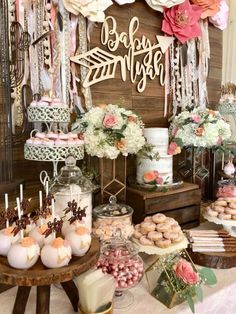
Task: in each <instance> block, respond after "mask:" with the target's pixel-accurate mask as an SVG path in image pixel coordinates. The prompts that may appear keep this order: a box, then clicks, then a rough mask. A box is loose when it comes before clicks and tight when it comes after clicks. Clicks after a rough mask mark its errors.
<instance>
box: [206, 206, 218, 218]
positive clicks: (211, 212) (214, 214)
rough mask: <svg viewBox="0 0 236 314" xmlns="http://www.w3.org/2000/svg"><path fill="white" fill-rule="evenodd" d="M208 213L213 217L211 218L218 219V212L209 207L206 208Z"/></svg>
mask: <svg viewBox="0 0 236 314" xmlns="http://www.w3.org/2000/svg"><path fill="white" fill-rule="evenodd" d="M206 212H207V214H208V215H209V216H211V217H217V216H218V214H219V213H218V212H216V211H214V210H212V209H211V208H209V207H207V208H206Z"/></svg>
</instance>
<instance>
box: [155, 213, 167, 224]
mask: <svg viewBox="0 0 236 314" xmlns="http://www.w3.org/2000/svg"><path fill="white" fill-rule="evenodd" d="M152 220H153V222H155V223H156V224H161V223H163V222H165V221H166V216H165V215H163V214H156V215H153V216H152Z"/></svg>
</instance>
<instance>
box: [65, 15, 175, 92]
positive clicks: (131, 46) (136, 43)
mask: <svg viewBox="0 0 236 314" xmlns="http://www.w3.org/2000/svg"><path fill="white" fill-rule="evenodd" d="M138 29H139V19H138V18H137V17H133V18H132V19H131V21H130V24H129V29H128V33H126V32H121V33H118V32H117V23H116V20H115V18H114V17H112V16H108V17H107V18H106V19H105V21H104V23H103V25H102V29H101V43H102V45H103V46H104V47H106V48H107V49H108V50H109V52H107V51H105V50H103V49H101V48H99V47H96V48H93V49H92V50H89V51H88V52H86V53H83V54H80V55H77V56H74V57H71V61H73V62H75V63H77V64H80V65H82V66H85V67H86V68H87V69H88V72H87V76H86V77H85V80H84V81H83V87H85V88H86V87H89V86H91V85H93V84H96V83H98V82H101V81H104V80H108V79H112V78H114V77H115V73H116V69H117V66H120V69H121V78H122V80H123V81H126V80H127V77H128V75H127V73H129V77H130V81H131V82H132V83H137V90H138V92H140V93H141V92H143V91H144V90H145V88H146V85H147V79H150V80H154V79H155V78H156V77H159V81H160V84H161V85H164V81H165V73H164V72H165V67H164V64H163V63H162V56H163V54H164V53H165V52H166V50H167V49H168V47H169V45H170V44H171V43H172V41H173V37H165V36H156V40H157V41H156V42H155V43H152V42H151V41H150V39H148V38H147V37H146V36H144V35H143V36H142V37H141V38H137V37H135V34H136V33H137V31H138ZM121 46H123V47H124V48H126V49H127V53H126V54H125V55H124V56H120V55H116V51H117V50H118V49H119V48H120V47H121ZM140 60H141V61H140Z"/></svg>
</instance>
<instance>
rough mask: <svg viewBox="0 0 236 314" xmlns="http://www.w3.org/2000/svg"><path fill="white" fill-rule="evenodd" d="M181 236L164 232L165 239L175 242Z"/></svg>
mask: <svg viewBox="0 0 236 314" xmlns="http://www.w3.org/2000/svg"><path fill="white" fill-rule="evenodd" d="M178 236H179V234H178V233H177V232H170V231H167V232H164V238H166V239H169V240H175V239H177V238H178Z"/></svg>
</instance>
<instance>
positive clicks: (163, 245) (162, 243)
mask: <svg viewBox="0 0 236 314" xmlns="http://www.w3.org/2000/svg"><path fill="white" fill-rule="evenodd" d="M155 245H156V246H158V247H159V248H161V249H164V248H167V247H168V246H170V245H171V241H170V240H168V239H161V240H158V241H156V242H155Z"/></svg>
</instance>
